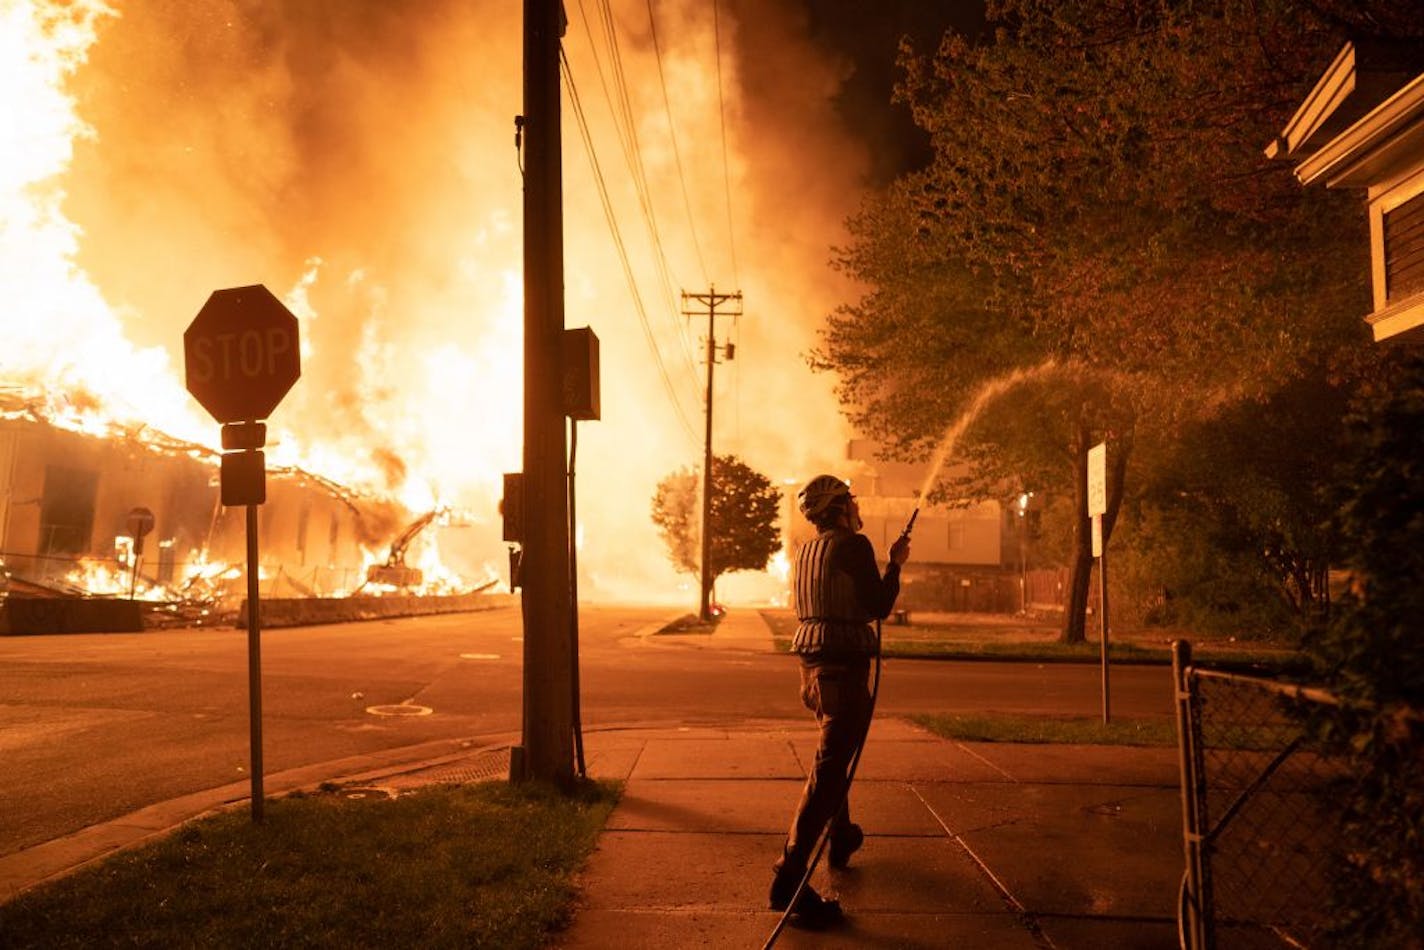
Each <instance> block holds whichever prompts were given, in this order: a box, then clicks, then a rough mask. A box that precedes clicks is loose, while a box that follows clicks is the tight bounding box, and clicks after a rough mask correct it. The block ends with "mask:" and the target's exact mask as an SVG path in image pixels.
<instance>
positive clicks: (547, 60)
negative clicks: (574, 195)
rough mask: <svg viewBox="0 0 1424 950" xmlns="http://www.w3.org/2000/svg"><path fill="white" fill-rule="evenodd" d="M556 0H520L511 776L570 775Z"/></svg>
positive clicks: (559, 781)
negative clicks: (518, 613) (518, 530)
mask: <svg viewBox="0 0 1424 950" xmlns="http://www.w3.org/2000/svg"><path fill="white" fill-rule="evenodd" d="M565 23H566V21H565V18H564V9H563V4H562V3H561V2H560V0H524V115H523V116H522V121H521V123H520V128H521V134H522V136H523V141H524V505H523V522H524V539H523V556H522V560H521V563H520V577H521V581H522V587H523V593H522V595H521V598H520V603H521V609H522V612H523V620H524V738H523V744H522V749H521V752H520V753H519V754H516V755H515V756H514V757H512V759H511V762H510V773H511V775H510V777H511V778H512V779H515V780H519V779H526V778H528V779H539V780H543V781H549V782H553V783H554V784H556V785H558V786H560V787H564V788H567V787H569V786H571V785H572V784H573V709H572V705H573V702H572V701H573V663H572V648H571V644H570V638H569V629H570V628H569V624H570V611H571V609H572V608H571V605H570V600H571V595H570V591H569V520H568V493H567V485H566V481H565V478H566V475H565V456H564V453H565V447H566V443H565V440H564V410H563V355H562V346H563V332H564V244H563V240H564V235H563V167H562V164H561V159H560V149H561V147H562V145H561V136H560V129H559V123H560V103H559V92H560V90H559V40H560V38H561V37H562V36H563V33H564V26H565Z"/></svg>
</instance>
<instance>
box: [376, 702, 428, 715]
mask: <svg viewBox="0 0 1424 950" xmlns="http://www.w3.org/2000/svg"><path fill="white" fill-rule="evenodd" d="M366 712H368V713H370V714H371V715H373V716H428V715H430V714H431V713H433V712H435V710H433V709H431V708H430V707H429V706H417V705H415V704H414V703H401V704H399V705H394V706H367V707H366Z"/></svg>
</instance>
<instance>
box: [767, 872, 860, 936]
mask: <svg viewBox="0 0 1424 950" xmlns="http://www.w3.org/2000/svg"><path fill="white" fill-rule="evenodd" d="M805 873H806V862H805V860H804V859H803V860H800V861H796V860H790V858H789V856H788V855H783V856H782V858H781V860H780V861H778V862H776V876H775V877H774V878H772V881H771V894H770V895H769V899H768V903H769V904H770V905H771V909H772V910H777V911H784V910H786V908H787V907H788V906H789V905H790V904H791V898H792V897H793V896H794V895H795V894H796V885H798V884H800V883H801V877H802V876H803V875H804V874H805ZM843 917H844V914H843V913H842V912H841V904H840V901H837V900H830V899H827V898H825V897H822V896H821V895H820V894H818V893H816V889H815V888H813V887H812V886H811V885H810V884H807V885H806V886H805V887H804V888H802V889H801V896H800V897H799V898H797V899H796V906H795V907H794V908H792V911H791V917H790V918H789V920H790V922H791V923H792V924H795V925H796V926H798V927H804V928H806V929H808V930H819V929H821V928H824V927H829V926H831V925H833V924H836V923H838V922H840V921H841V920H842V919H843Z"/></svg>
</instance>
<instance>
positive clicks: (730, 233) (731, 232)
mask: <svg viewBox="0 0 1424 950" xmlns="http://www.w3.org/2000/svg"><path fill="white" fill-rule="evenodd" d="M717 7H718V3H717V0H712V36H713V38H714V39H715V41H716V46H717V115H718V116H719V117H720V118H721V120H722V191H723V193H724V194H725V195H726V196H727V244H728V246H729V247H730V248H731V249H732V283H733V284H734V285H736V286H738V287H740V286H741V285H742V278H741V275H740V274H739V273H738V271H737V230H736V228H735V227H733V225H732V172H731V168H730V166H729V165H728V164H727V104H726V101H725V100H724V99H723V97H722V26H721V20H720V18H719V17H718V15H717Z"/></svg>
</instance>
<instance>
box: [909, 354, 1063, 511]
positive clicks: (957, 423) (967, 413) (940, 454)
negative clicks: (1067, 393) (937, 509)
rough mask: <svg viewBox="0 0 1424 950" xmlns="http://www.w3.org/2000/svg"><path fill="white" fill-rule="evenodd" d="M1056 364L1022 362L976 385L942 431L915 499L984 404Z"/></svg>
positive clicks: (929, 485) (923, 492) (923, 493)
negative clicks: (976, 389) (966, 404)
mask: <svg viewBox="0 0 1424 950" xmlns="http://www.w3.org/2000/svg"><path fill="white" fill-rule="evenodd" d="M1057 367H1058V363H1057V361H1056V360H1054V359H1052V358H1049V359H1046V360H1044V361H1043V362H1042V363H1039V364H1038V365H1037V366H1023V367H1020V368H1019V369H1016V370H1013V371H1012V372H1009V373H1005V374H1004V375H1003V376H996V377H994V378H993V379H991V380H989V381H988V382H986V383H984V385H982V386H980V387H979V390H978V391H977V392H976V393H975V394H974V398H973V399H971V400H969V405H968V406H966V407H965V409H964V411H963V412H962V413H960V414H959V418H957V419H955V420H954V421H953V422H952V423H950V425H949V428H948V429H946V430H945V431H944V437H943V438H942V439H940V443H939V448H937V449H935V453H934V455H933V456H932V457H931V458H930V468H929V472H928V473H927V474H926V475H925V483H924V484H923V485H922V486H920V493H919V495H917V496H916V497H917V498H918V499H919V501H920V502H921V503H922V502H923V501H924V499H925V498H927V497H928V496H929V493H930V489H932V488H934V484H935V482H936V481H937V480H938V479H939V473H940V470H941V469H943V468H944V463H945V462H946V461H947V460H948V459H949V457H950V455H951V454H952V453H953V452H954V446H955V443H957V442H958V441H959V438H960V436H962V435H964V431H965V430H966V429H968V428H969V426H970V424H971V423H973V422H974V420H975V419H976V418H978V416H979V413H980V412H982V411H983V410H984V407H985V406H987V405H988V404H989V403H991V402H993V401H994V400H995V399H997V398H999V397H1000V396H1002V395H1003V394H1004V393H1006V392H1008V391H1009V390H1010V389H1012V388H1014V387H1015V386H1017V385H1018V384H1019V383H1021V382H1023V381H1024V380H1026V379H1031V378H1033V377H1036V376H1042V375H1043V374H1044V373H1048V372H1051V371H1053V370H1054V369H1057Z"/></svg>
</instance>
